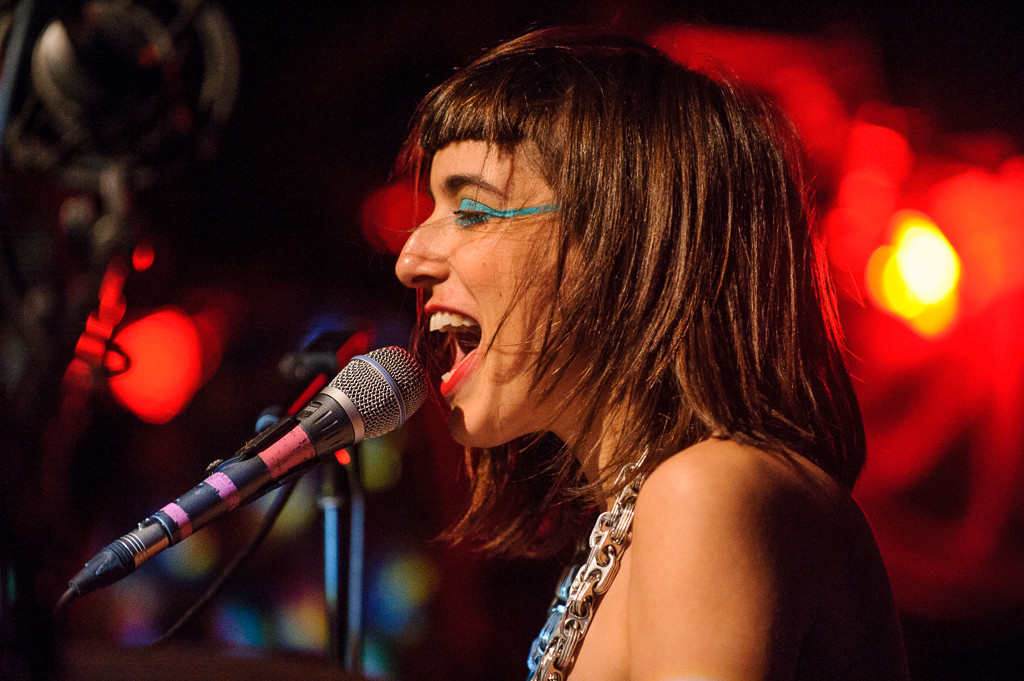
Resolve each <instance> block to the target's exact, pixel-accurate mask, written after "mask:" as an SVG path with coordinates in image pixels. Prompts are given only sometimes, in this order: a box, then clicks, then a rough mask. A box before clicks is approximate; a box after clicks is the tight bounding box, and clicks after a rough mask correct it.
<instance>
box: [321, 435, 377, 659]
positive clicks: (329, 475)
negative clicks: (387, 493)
mask: <svg viewBox="0 0 1024 681" xmlns="http://www.w3.org/2000/svg"><path fill="white" fill-rule="evenodd" d="M345 451H346V452H348V455H349V463H348V464H347V465H345V466H342V465H341V464H340V463H339V462H338V460H337V458H336V457H333V456H331V457H326V460H325V462H324V470H323V482H322V487H321V496H320V507H321V508H322V509H323V513H324V594H325V597H326V601H327V654H328V656H329V658H330V659H332V660H335V661H337V662H342V663H343V664H344V667H345V670H346V671H349V672H352V673H354V674H361V673H362V671H363V658H362V628H363V617H362V615H363V613H362V606H363V565H364V550H363V549H364V542H365V530H366V504H365V490H364V488H363V481H362V469H361V461H360V457H359V447H358V446H353V447H349V448H347V449H346V450H345ZM343 470H344V473H343ZM343 475H344V476H345V477H344V478H342V476H343ZM345 487H347V491H348V500H349V523H348V584H347V592H346V594H345V596H344V599H343V597H342V592H341V579H340V565H341V528H340V517H341V507H342V506H344V504H345V497H344V495H343V490H344V488H345ZM343 600H344V603H345V617H344V620H343V618H342V612H341V610H342V608H341V603H342V602H343Z"/></svg>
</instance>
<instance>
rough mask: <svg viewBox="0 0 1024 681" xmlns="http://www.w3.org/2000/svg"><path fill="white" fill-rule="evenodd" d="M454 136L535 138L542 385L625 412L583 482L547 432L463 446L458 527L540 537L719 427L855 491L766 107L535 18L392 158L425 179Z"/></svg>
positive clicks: (793, 154) (783, 138)
mask: <svg viewBox="0 0 1024 681" xmlns="http://www.w3.org/2000/svg"><path fill="white" fill-rule="evenodd" d="M463 140H480V141H484V142H487V143H490V144H492V145H495V147H497V148H499V149H501V150H504V151H514V150H516V149H517V148H519V147H520V145H523V144H532V145H533V146H534V147H535V149H536V151H537V152H538V153H537V157H538V158H539V161H538V162H539V164H540V170H541V172H542V174H543V175H544V177H545V179H546V180H547V181H548V183H549V184H550V186H551V187H552V189H553V191H554V194H555V196H556V198H557V200H558V202H559V203H560V204H561V212H560V214H559V217H560V220H559V221H558V223H559V226H558V233H557V235H556V237H555V243H556V244H557V249H558V257H557V267H556V274H555V281H554V283H553V290H554V294H553V304H552V306H551V312H550V316H549V317H548V323H547V327H546V328H545V329H544V330H543V333H544V340H543V346H542V351H541V356H540V358H539V360H538V362H537V364H536V371H537V374H536V380H537V385H538V387H540V386H541V385H542V384H550V382H548V383H545V381H543V377H544V376H552V375H554V376H558V375H560V374H561V372H563V371H564V370H565V368H566V367H568V366H570V365H572V366H574V367H582V371H581V372H580V373H581V377H580V379H579V380H578V381H576V382H575V384H574V385H573V386H571V388H570V390H569V397H568V401H572V402H575V403H582V404H586V405H587V406H586V409H585V410H584V412H585V415H586V417H587V422H594V421H596V420H597V419H598V417H599V416H601V415H604V414H607V413H608V411H609V410H611V409H613V408H614V409H616V410H617V411H616V423H617V424H618V427H619V434H618V442H619V443H620V445H621V446H620V448H619V451H618V452H617V453H616V455H615V456H613V457H612V459H611V460H610V461H609V462H608V463H607V466H606V468H605V470H604V473H603V475H604V477H603V478H602V480H600V481H593V480H592V481H589V483H591V487H590V488H587V487H586V486H580V484H579V483H580V480H579V478H578V469H577V468H574V464H573V461H574V459H575V458H577V457H578V456H579V455H580V454H581V453H579V452H569V451H568V450H567V448H565V447H563V446H561V445H560V443H558V442H557V441H555V440H553V438H551V437H537V438H526V439H522V440H521V441H517V442H513V443H509V444H508V445H506V446H505V447H500V448H496V449H488V450H472V451H469V452H467V462H468V464H469V467H470V471H471V480H472V486H473V493H472V498H471V503H470V507H469V510H468V511H467V513H466V515H465V516H464V517H463V519H462V521H461V522H460V523H459V524H458V525H457V526H456V527H455V528H454V531H453V533H452V534H453V536H454V537H456V538H465V537H469V536H474V537H478V538H483V539H484V545H485V546H486V547H487V548H489V549H491V550H494V551H497V552H504V553H510V554H520V553H530V552H534V553H536V552H541V551H544V550H546V549H549V548H551V547H552V546H555V545H557V544H558V543H559V541H558V540H559V536H560V535H559V532H558V531H557V528H558V527H559V526H560V525H559V524H558V523H554V524H553V523H551V522H550V521H551V520H553V519H554V520H564V519H567V518H571V517H572V515H573V514H572V512H571V511H572V510H573V509H578V508H579V507H580V505H579V504H578V503H566V502H572V501H573V500H574V499H579V498H584V497H583V495H582V493H581V490H587V489H589V490H590V491H593V485H596V484H598V483H606V482H607V481H608V479H610V478H611V477H614V473H615V471H617V470H618V469H619V468H620V467H621V466H622V465H624V464H625V463H626V462H629V461H631V460H635V459H636V458H637V457H638V456H639V453H640V452H641V451H644V450H647V451H648V452H649V454H648V456H647V459H646V462H645V464H644V466H645V468H647V469H648V470H650V469H653V468H654V467H655V466H657V465H658V464H659V463H660V462H661V461H663V460H664V459H665V458H667V457H669V456H671V455H672V454H674V453H675V452H678V451H679V450H681V449H683V448H685V447H687V446H689V445H692V444H694V443H696V442H698V441H700V440H703V439H707V438H710V437H724V438H729V439H732V440H735V441H737V442H740V443H743V444H749V445H753V446H756V447H760V448H762V449H766V450H770V451H777V452H781V453H784V454H786V455H794V454H796V455H800V456H803V457H805V458H807V459H809V460H811V461H813V462H814V463H816V464H817V465H818V466H820V467H821V468H822V469H824V470H825V471H827V472H828V473H829V474H830V475H832V476H833V477H834V478H835V479H836V480H838V481H839V482H841V483H842V484H843V485H845V486H847V487H848V488H852V486H853V484H854V481H855V480H856V478H857V476H858V475H859V472H860V469H861V467H862V466H863V463H864V456H865V450H864V433H863V426H862V423H861V418H860V412H859V409H858V406H857V401H856V397H855V395H854V392H853V388H852V385H851V382H850V377H849V374H848V373H847V370H846V367H845V364H844V360H843V350H842V341H841V338H840V333H839V325H838V321H837V318H836V313H835V303H834V300H833V296H832V292H831V288H830V285H829V282H828V274H827V270H826V266H825V262H824V259H823V257H822V255H821V253H820V252H819V248H818V242H817V239H816V237H815V235H814V233H813V230H812V227H813V220H812V211H811V207H810V202H809V198H808V189H807V187H806V186H805V179H804V176H803V169H802V164H801V151H800V149H799V145H798V143H797V140H796V135H795V133H794V131H793V130H792V126H791V125H790V124H789V122H788V119H786V118H785V117H784V116H783V115H782V114H781V113H780V112H778V111H777V109H776V108H775V107H774V106H773V105H772V104H771V103H770V102H768V101H767V100H766V99H765V98H763V97H761V96H759V95H758V94H755V93H752V92H745V91H742V90H741V88H739V87H738V86H736V85H734V84H731V83H729V82H728V81H727V80H726V79H722V78H711V77H709V76H708V75H706V74H703V73H699V72H696V71H692V70H689V69H687V68H684V67H683V66H681V65H679V64H677V63H675V62H673V61H672V60H671V59H669V58H668V57H667V56H666V55H664V54H663V53H661V52H659V51H658V50H656V49H654V48H652V47H650V46H648V45H645V44H642V43H640V42H637V41H634V40H631V39H629V38H625V37H622V36H615V35H609V34H604V33H595V32H592V31H588V30H583V29H544V30H539V31H535V32H533V33H530V34H527V35H525V36H523V37H521V38H518V39H516V40H513V41H511V42H507V43H505V44H503V45H501V46H499V47H497V48H495V49H493V50H491V51H490V52H488V53H486V54H485V55H484V56H483V57H481V58H480V59H478V60H477V61H475V62H474V63H473V64H471V65H470V66H468V67H466V68H464V69H462V70H460V71H458V72H457V73H455V75H454V76H452V77H451V78H449V79H448V80H447V81H446V82H445V83H443V84H442V85H440V86H439V87H438V88H436V89H435V90H434V91H433V92H431V93H430V94H429V95H428V96H427V97H426V99H425V100H424V101H423V103H422V104H421V105H420V108H419V109H418V111H417V114H416V116H415V118H414V120H413V126H412V131H411V134H410V136H409V139H408V141H407V143H406V147H405V150H404V152H403V155H402V157H401V160H400V168H402V169H404V170H406V171H408V172H414V173H422V172H423V171H425V170H427V169H429V166H430V162H431V159H432V157H433V154H434V153H436V152H437V151H438V150H440V149H442V148H444V147H445V146H447V145H448V144H451V143H453V142H457V141H463ZM421 345H423V344H421ZM582 454H583V456H586V455H587V453H582Z"/></svg>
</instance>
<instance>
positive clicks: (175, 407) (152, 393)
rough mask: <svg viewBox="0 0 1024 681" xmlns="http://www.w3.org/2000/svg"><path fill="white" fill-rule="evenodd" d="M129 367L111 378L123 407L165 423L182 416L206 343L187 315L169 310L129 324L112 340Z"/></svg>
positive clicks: (197, 381) (193, 389)
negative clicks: (203, 346) (203, 342)
mask: <svg viewBox="0 0 1024 681" xmlns="http://www.w3.org/2000/svg"><path fill="white" fill-rule="evenodd" d="M114 341H115V343H116V344H117V346H118V347H119V348H120V349H121V351H122V352H123V353H124V356H125V357H127V358H128V367H127V369H126V370H125V371H124V372H123V373H120V374H118V375H116V376H112V377H111V379H110V390H111V392H112V393H113V395H114V398H115V399H117V401H118V402H120V403H121V404H122V405H124V406H125V407H126V408H128V409H129V410H131V411H132V412H133V413H134V414H135V415H136V416H138V417H139V418H140V419H142V420H143V421H146V422H148V423H157V424H161V423H167V422H168V421H170V420H171V419H172V418H174V416H175V415H176V414H178V412H180V411H181V410H182V409H183V408H184V407H185V405H186V404H188V402H189V400H191V399H192V396H193V395H194V394H195V392H196V390H198V389H199V385H200V380H201V377H202V345H201V340H200V336H199V333H198V332H197V330H196V327H195V324H194V323H193V322H192V320H191V319H190V318H189V317H188V316H187V315H186V314H185V313H183V312H181V311H180V310H176V309H171V308H169V309H166V310H161V311H159V312H155V313H153V314H151V315H148V316H146V317H143V318H142V319H140V320H138V321H136V322H133V323H131V324H129V325H127V326H126V327H125V328H124V329H123V330H122V331H121V332H120V333H118V334H117V335H116V336H115V338H114Z"/></svg>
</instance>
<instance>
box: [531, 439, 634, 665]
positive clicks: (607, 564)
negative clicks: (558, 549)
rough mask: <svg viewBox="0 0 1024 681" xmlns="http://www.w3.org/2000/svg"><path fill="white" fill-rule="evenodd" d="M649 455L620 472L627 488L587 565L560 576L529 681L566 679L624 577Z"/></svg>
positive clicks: (599, 524) (598, 525)
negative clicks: (602, 603) (603, 604)
mask: <svg viewBox="0 0 1024 681" xmlns="http://www.w3.org/2000/svg"><path fill="white" fill-rule="evenodd" d="M646 456H647V452H644V453H643V454H642V455H641V456H640V458H639V459H638V460H637V461H634V462H632V463H629V464H626V465H625V466H623V468H622V470H620V471H619V475H618V477H616V479H615V487H621V488H622V490H621V491H620V492H619V495H618V497H616V499H615V503H614V504H613V505H612V508H611V510H608V511H605V512H604V513H602V514H600V515H599V516H598V517H597V521H596V522H595V523H594V529H593V530H591V532H590V553H589V554H588V555H587V559H586V561H584V563H583V565H571V566H569V567H568V568H566V569H565V571H564V572H563V573H562V576H561V577H560V578H559V580H558V588H557V589H556V590H555V598H554V600H553V601H552V602H551V606H550V608H549V609H548V619H547V621H546V622H545V623H544V627H543V628H542V629H541V632H540V635H539V636H537V639H536V640H535V641H534V642H533V646H532V647H531V649H530V656H529V658H528V660H527V666H528V667H529V669H530V675H529V676H528V677H527V681H564V680H565V677H566V676H567V675H568V673H569V670H570V669H572V665H573V663H574V662H575V661H576V655H577V653H578V652H579V646H580V644H581V643H582V642H583V637H584V636H586V635H587V629H588V628H589V627H590V622H591V620H592V619H593V617H594V611H595V610H596V609H597V606H598V603H600V601H601V597H602V596H604V594H605V593H606V592H607V591H608V589H609V587H611V584H612V580H614V579H615V575H616V574H618V572H619V567H620V565H621V562H620V559H621V558H622V554H623V553H624V552H625V551H626V547H628V546H629V541H630V539H631V538H632V527H633V512H634V510H635V507H636V498H637V495H638V494H639V493H640V486H641V485H643V482H644V478H645V477H646V476H644V475H643V474H637V473H636V470H637V469H638V468H639V467H640V465H641V464H642V463H643V461H644V458H645V457H646ZM627 480H628V481H629V482H628V484H626V481H627Z"/></svg>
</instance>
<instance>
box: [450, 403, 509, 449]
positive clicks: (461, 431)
mask: <svg viewBox="0 0 1024 681" xmlns="http://www.w3.org/2000/svg"><path fill="white" fill-rule="evenodd" d="M448 432H449V433H451V436H452V439H454V440H455V441H456V442H458V443H459V444H460V445H462V446H464V447H475V448H478V449H483V448H486V447H500V446H502V445H504V444H507V443H509V442H510V441H512V440H513V439H515V438H514V436H512V437H509V436H507V435H504V434H499V433H495V432H493V430H490V429H487V428H474V427H468V426H467V425H466V419H465V413H464V412H463V411H462V409H460V408H458V407H456V408H454V409H452V412H451V414H450V415H449V417H448Z"/></svg>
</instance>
